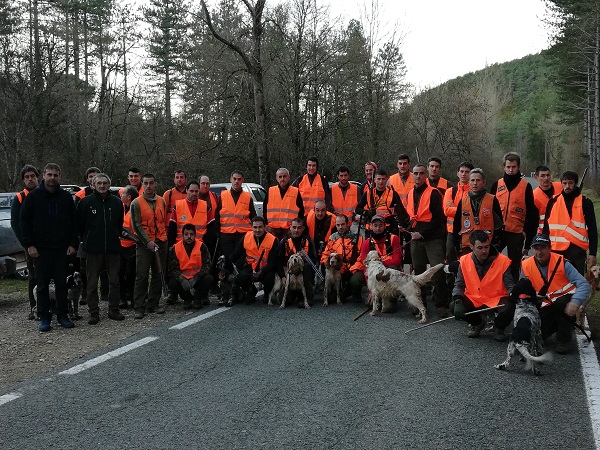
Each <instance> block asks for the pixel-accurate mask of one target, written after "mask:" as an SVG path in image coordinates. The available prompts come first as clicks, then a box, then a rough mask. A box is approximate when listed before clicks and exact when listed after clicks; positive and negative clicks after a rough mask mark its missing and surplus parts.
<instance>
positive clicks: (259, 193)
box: [252, 187, 267, 202]
mask: <svg viewBox="0 0 600 450" xmlns="http://www.w3.org/2000/svg"><path fill="white" fill-rule="evenodd" d="M252 195H253V196H254V198H255V199H256V201H257V202H264V201H265V197H266V196H267V191H265V190H264V189H263V188H255V187H253V188H252Z"/></svg>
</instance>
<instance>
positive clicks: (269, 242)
mask: <svg viewBox="0 0 600 450" xmlns="http://www.w3.org/2000/svg"><path fill="white" fill-rule="evenodd" d="M275 239H276V238H275V236H274V235H272V234H271V233H269V232H268V231H267V232H266V233H265V238H264V239H263V240H262V242H261V243H260V246H257V245H256V238H255V237H254V233H252V231H248V232H247V233H246V236H244V249H245V250H246V263H247V264H248V265H249V266H250V267H251V268H252V270H253V271H256V266H257V265H258V260H259V259H260V256H261V254H262V253H263V250H264V254H262V259H261V260H260V269H262V268H264V267H265V266H266V265H267V260H268V258H269V253H271V249H272V248H273V244H274V243H275Z"/></svg>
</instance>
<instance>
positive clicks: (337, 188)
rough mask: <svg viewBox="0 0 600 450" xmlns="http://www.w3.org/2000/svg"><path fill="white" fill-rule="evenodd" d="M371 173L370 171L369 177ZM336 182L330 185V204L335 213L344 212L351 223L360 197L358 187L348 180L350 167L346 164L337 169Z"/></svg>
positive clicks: (360, 193) (360, 192)
mask: <svg viewBox="0 0 600 450" xmlns="http://www.w3.org/2000/svg"><path fill="white" fill-rule="evenodd" d="M372 177H373V173H371V178H372ZM337 179H338V182H337V183H336V184H334V185H333V186H331V206H332V208H333V212H334V213H335V214H344V215H345V216H347V217H348V222H349V224H350V225H352V219H353V218H354V210H355V209H356V205H358V201H359V200H360V198H361V197H362V192H363V191H361V189H360V187H359V186H357V185H355V184H352V183H350V182H349V180H350V169H349V168H348V167H346V166H340V168H339V169H338V171H337Z"/></svg>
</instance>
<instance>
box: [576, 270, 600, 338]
mask: <svg viewBox="0 0 600 450" xmlns="http://www.w3.org/2000/svg"><path fill="white" fill-rule="evenodd" d="M585 279H586V280H587V282H588V283H590V285H591V286H592V294H591V295H590V298H588V299H587V300H586V301H585V302H584V303H583V305H581V306H580V307H579V309H578V310H577V314H576V315H575V322H576V323H577V325H579V326H580V327H583V319H584V317H585V311H586V308H587V305H588V303H589V302H590V299H591V298H592V295H594V291H600V266H592V267H590V268H589V269H588V271H587V272H586V273H585ZM576 332H577V333H581V331H580V330H579V328H576Z"/></svg>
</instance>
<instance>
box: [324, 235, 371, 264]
mask: <svg viewBox="0 0 600 450" xmlns="http://www.w3.org/2000/svg"><path fill="white" fill-rule="evenodd" d="M361 245H362V238H361V237H360V236H359V237H358V241H357V242H356V247H354V243H353V242H352V239H350V238H349V237H341V236H339V235H338V238H337V239H336V240H335V241H333V240H331V239H330V240H329V241H328V242H327V248H326V249H325V251H324V252H323V255H321V263H323V264H325V262H326V261H327V258H329V255H331V254H332V253H337V254H338V255H340V256H341V257H342V267H341V269H340V270H341V272H342V273H344V272H346V271H347V270H348V269H350V266H351V265H352V264H354V263H355V262H356V261H352V259H353V256H356V257H358V256H359V253H360V251H359V249H360V247H361ZM354 248H356V251H355V252H353V251H352V250H354ZM353 253H354V255H353Z"/></svg>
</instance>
